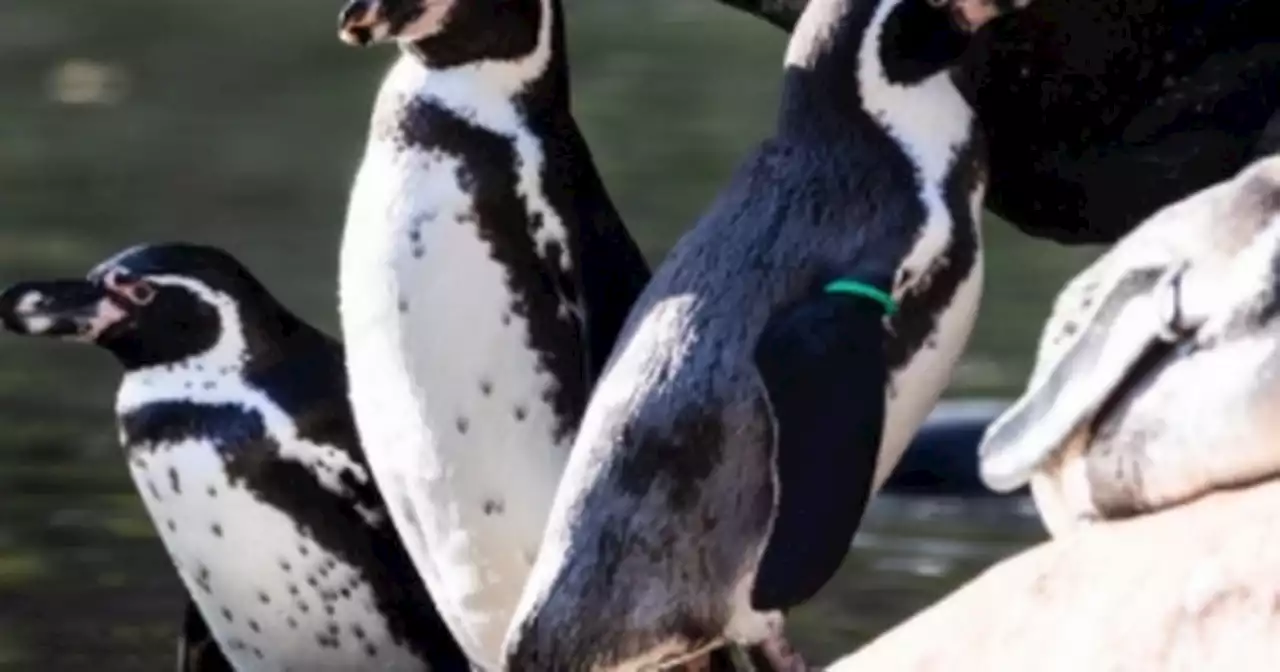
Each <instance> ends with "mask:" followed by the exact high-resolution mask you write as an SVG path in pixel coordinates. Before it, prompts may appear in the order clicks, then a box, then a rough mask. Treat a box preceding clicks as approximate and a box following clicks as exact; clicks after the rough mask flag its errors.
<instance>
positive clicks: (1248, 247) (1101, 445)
mask: <svg viewBox="0 0 1280 672" xmlns="http://www.w3.org/2000/svg"><path fill="white" fill-rule="evenodd" d="M1278 217H1280V157H1277V158H1270V159H1264V160H1262V161H1259V162H1257V163H1254V164H1252V165H1251V166H1249V167H1247V168H1246V169H1244V170H1243V171H1241V172H1240V174H1239V175H1238V176H1236V177H1235V178H1234V179H1231V180H1228V181H1226V182H1223V183H1221V184H1219V185H1216V186H1213V187H1211V188H1208V189H1205V190H1204V191H1202V192H1200V193H1198V194H1194V195H1192V196H1189V197H1187V198H1185V199H1183V200H1182V201H1180V202H1178V203H1175V204H1173V205H1170V206H1168V207H1166V208H1164V209H1163V210H1161V211H1159V212H1158V213H1156V214H1155V215H1153V216H1152V217H1151V218H1150V219H1149V220H1147V221H1146V222H1145V223H1143V224H1142V225H1141V226H1140V227H1139V228H1138V229H1136V230H1134V232H1133V233H1132V234H1130V235H1129V236H1127V237H1126V238H1124V239H1122V240H1121V241H1120V242H1119V243H1118V244H1117V245H1116V246H1115V247H1114V248H1112V249H1111V250H1110V251H1108V252H1107V253H1106V254H1105V255H1103V256H1102V257H1101V258H1099V259H1098V260H1097V261H1096V262H1095V263H1094V264H1093V265H1091V266H1090V267H1089V268H1087V269H1085V270H1084V271H1083V272H1082V273H1080V274H1079V275H1078V276H1076V277H1075V278H1074V279H1073V280H1072V281H1071V282H1070V283H1068V285H1067V286H1066V288H1064V289H1063V290H1062V292H1061V293H1060V294H1059V296H1058V299H1057V302H1056V304H1055V306H1054V311H1053V314H1052V315H1051V316H1050V318H1049V320H1048V322H1047V323H1046V324H1045V327H1044V331H1043V335H1042V336H1041V341H1040V348H1039V352H1038V354H1037V357H1036V364H1035V369H1034V371H1033V372H1032V375H1031V379H1030V381H1029V383H1028V385H1027V391H1026V392H1025V393H1024V394H1023V396H1022V397H1021V398H1020V399H1018V400H1017V402H1016V403H1015V404H1014V405H1013V406H1011V407H1010V408H1009V409H1008V410H1007V411H1006V412H1005V413H1004V414H1003V415H1002V416H1001V417H1000V418H998V419H997V420H996V421H995V422H994V423H993V424H992V425H991V427H990V428H989V429H988V430H987V433H986V436H985V437H984V440H983V443H982V446H981V449H980V453H981V456H980V459H981V473H982V478H983V480H984V481H985V482H986V483H987V485H988V486H990V487H992V488H994V489H996V490H1002V491H1003V490H1011V489H1013V488H1017V487H1020V486H1021V485H1023V484H1025V483H1027V482H1028V481H1029V482H1030V484H1031V490H1032V494H1033V496H1034V497H1035V500H1036V505H1037V507H1038V508H1039V510H1040V515H1041V518H1042V519H1043V520H1044V522H1045V525H1046V527H1048V529H1049V530H1050V531H1051V532H1052V533H1053V534H1062V533H1063V532H1065V531H1068V530H1070V529H1072V528H1073V527H1075V526H1077V525H1080V524H1084V523H1087V522H1089V521H1094V520H1098V519H1113V518H1123V517H1127V516H1132V515H1135V514H1138V513H1143V512H1148V511H1153V510H1158V509H1160V508H1163V507H1167V506H1171V505H1174V504H1178V503H1181V502H1184V501H1187V500H1189V499H1191V498H1193V497H1196V496H1198V495H1202V494H1204V493H1206V492H1209V491H1211V490H1214V489H1221V488H1229V487H1233V486H1239V485H1242V484H1246V483H1251V482H1256V481H1259V480H1262V479H1264V478H1268V477H1273V476H1275V475H1276V474H1277V473H1280V435H1278V434H1277V433H1276V430H1277V428H1280V425H1277V424H1276V422H1275V419H1274V418H1275V417H1276V415H1275V409H1276V408H1277V406H1276V404H1277V403H1280V322H1277V320H1276V317H1277V316H1278V315H1280V297H1277V295H1276V291H1277V289H1280V276H1278V275H1277V273H1278V272H1280V257H1278V256H1277V253H1276V239H1277V237H1278V236H1280V219H1278Z"/></svg>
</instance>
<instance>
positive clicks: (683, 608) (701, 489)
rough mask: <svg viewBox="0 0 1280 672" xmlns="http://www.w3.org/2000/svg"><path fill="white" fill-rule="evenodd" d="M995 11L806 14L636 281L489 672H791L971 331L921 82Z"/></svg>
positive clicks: (971, 135)
mask: <svg viewBox="0 0 1280 672" xmlns="http://www.w3.org/2000/svg"><path fill="white" fill-rule="evenodd" d="M1018 4H1019V5H1021V4H1026V3H1025V2H1019V3H1018ZM1012 5H1013V3H991V2H985V1H983V0H975V1H973V2H969V1H967V0H965V1H959V2H956V3H954V4H948V3H941V6H939V3H937V2H932V1H931V0H815V1H814V2H812V3H811V4H810V5H809V6H808V8H807V9H806V11H805V14H804V15H803V17H802V19H801V21H800V25H799V26H797V28H796V31H795V34H794V35H793V37H792V39H791V43H790V46H789V47H788V51H787V69H786V75H785V80H784V85H783V93H782V96H783V98H782V103H781V109H780V112H779V119H778V124H777V130H776V134H775V136H774V137H773V138H772V139H770V140H768V141H766V142H764V143H763V144H762V145H760V146H759V147H758V148H757V149H756V150H755V151H754V153H753V154H752V155H751V156H750V157H749V158H748V159H747V160H746V162H745V163H744V164H743V165H742V166H741V167H740V168H739V169H738V171H737V173H736V174H735V175H734V177H733V178H732V181H731V182H730V184H729V186H728V188H727V189H726V190H724V191H723V192H722V193H721V194H720V196H719V197H718V198H717V199H716V201H715V202H714V203H713V204H712V206H711V209H710V210H709V211H708V212H707V213H706V214H705V215H704V216H703V218H702V220H701V221H700V222H699V223H698V224H697V226H696V227H695V228H694V229H693V230H692V231H691V232H690V233H688V234H686V235H685V236H684V237H683V239H681V240H680V241H679V243H678V244H677V245H676V246H675V248H674V250H673V251H672V252H671V253H670V255H669V256H668V257H667V259H666V261H664V262H663V264H662V266H661V267H660V268H659V270H658V271H657V272H656V273H655V274H654V279H653V281H652V282H651V283H650V284H649V286H648V288H647V289H646V290H645V292H644V294H643V295H642V296H641V298H640V299H639V301H638V303H637V305H636V307H635V309H634V310H633V312H632V313H631V314H630V317H629V318H628V322H627V325H626V327H625V328H624V331H623V333H622V335H621V336H620V338H619V344H618V346H617V348H616V349H615V351H614V353H613V355H612V357H611V360H610V362H609V365H608V368H607V370H606V372H605V374H604V376H603V378H602V379H601V381H600V384H599V386H598V387H597V389H596V391H595V393H594V395H593V397H592V399H591V403H590V406H589V408H588V410H587V412H586V416H585V418H584V420H583V424H582V428H581V430H580V433H579V435H578V438H577V441H576V443H575V446H574V452H573V455H572V457H571V458H570V462H569V466H568V469H567V471H566V474H565V481H564V483H563V484H562V486H561V490H560V491H559V493H558V495H557V499H556V503H555V508H554V509H553V513H552V517H551V522H550V524H549V527H548V533H547V536H546V539H545V542H544V546H543V549H542V552H541V554H540V555H539V558H538V564H537V566H536V567H535V569H534V572H533V575H532V577H531V579H530V584H529V587H528V589H527V592H526V594H525V596H524V598H523V599H522V601H521V609H520V611H519V612H518V616H517V620H516V621H515V622H514V623H513V627H512V631H511V634H510V635H509V640H508V643H507V654H508V664H509V669H510V670H513V671H517V672H528V671H531V670H557V671H560V670H565V671H567V670H588V669H590V670H609V669H613V670H632V669H638V668H640V667H643V666H648V665H653V664H665V663H667V662H672V661H678V660H681V659H683V658H684V657H686V656H690V655H695V654H696V653H697V652H699V651H701V650H705V649H707V648H713V647H716V646H719V645H721V644H723V643H724V642H725V641H731V642H736V643H740V644H758V643H760V644H763V645H764V646H765V648H766V650H767V652H768V654H769V658H770V662H771V664H772V665H774V666H775V667H777V668H781V669H788V668H789V667H790V666H802V665H803V662H802V661H799V660H798V658H797V657H794V656H790V655H788V654H787V653H786V645H785V641H784V637H783V632H782V625H783V620H784V618H783V615H784V613H785V612H786V611H787V610H789V609H791V608H792V607H795V606H797V605H799V604H801V603H803V602H804V601H806V600H807V599H808V598H810V597H811V596H812V595H813V594H814V593H816V592H817V591H818V590H819V589H820V588H821V587H822V586H823V585H824V584H825V583H826V582H827V581H828V580H829V579H830V578H831V576H832V575H833V574H834V573H835V571H836V569H837V567H838V566H839V564H840V562H841V560H842V559H843V558H844V556H845V554H846V552H847V550H848V548H849V545H850V543H851V540H852V537H853V535H854V532H855V530H856V528H857V526H858V524H859V521H860V518H861V515H862V513H863V510H864V507H865V505H866V503H867V499H868V497H869V496H870V494H871V493H872V492H873V491H874V490H875V489H876V488H877V487H878V486H879V485H880V484H881V483H882V482H883V481H884V480H885V478H886V477H887V476H888V474H889V472H890V471H891V470H892V469H893V467H894V465H895V463H896V462H897V461H898V459H899V457H900V456H901V454H902V452H903V450H904V449H905V447H906V445H907V443H908V441H909V440H910V439H911V436H912V434H913V433H914V432H915V430H916V428H917V427H918V426H919V425H920V423H921V422H923V420H924V419H925V417H926V415H927V414H928V413H929V411H930V409H931V408H932V407H933V406H934V404H935V403H936V401H937V399H938V397H939V395H940V394H941V392H942V390H943V388H944V387H945V386H946V384H947V382H948V381H949V379H950V377H951V372H952V370H953V368H954V366H955V364H956V361H957V359H958V358H959V356H960V353H961V351H962V350H963V349H964V346H965V344H966V342H967V340H968V337H969V333H970V331H971V329H972V326H973V323H974V319H975V316H976V313H977V309H978V302H979V297H980V295H981V285H982V255H981V246H980V242H979V233H978V222H979V217H980V216H981V211H982V185H983V179H984V176H983V170H982V165H983V164H982V153H981V147H980V144H979V139H978V137H977V135H976V129H977V127H976V124H975V119H974V116H973V114H972V112H971V110H970V109H969V106H968V105H967V104H966V103H965V101H964V100H963V98H962V97H961V96H960V93H959V92H958V91H957V90H956V88H955V86H954V85H953V83H952V81H951V79H950V76H949V73H948V71H947V69H948V66H949V65H950V64H951V63H952V62H953V61H954V60H955V59H956V58H958V57H959V56H960V55H961V53H962V52H963V50H964V48H965V46H966V45H967V44H968V42H969V40H970V36H971V32H972V31H973V30H975V29H976V28H977V27H978V26H980V25H982V24H984V23H986V22H987V21H988V20H990V19H991V18H993V17H994V16H995V15H996V14H998V13H999V12H1000V11H1002V10H1004V9H1009V8H1011V7H1012ZM895 309H896V312H895Z"/></svg>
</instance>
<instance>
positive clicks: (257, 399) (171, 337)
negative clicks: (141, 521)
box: [0, 244, 470, 671]
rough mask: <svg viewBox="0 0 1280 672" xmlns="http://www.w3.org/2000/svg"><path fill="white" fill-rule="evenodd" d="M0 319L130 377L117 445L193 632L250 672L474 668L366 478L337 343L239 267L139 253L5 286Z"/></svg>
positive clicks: (228, 260)
mask: <svg viewBox="0 0 1280 672" xmlns="http://www.w3.org/2000/svg"><path fill="white" fill-rule="evenodd" d="M0 320H3V323H4V325H5V326H6V327H7V328H8V329H9V330H11V331H14V332H17V333H21V334H28V335H32V336H48V337H59V338H63V339H69V340H74V341H79V342H85V343H92V344H94V345H97V346H99V347H101V348H103V349H105V350H107V351H109V352H110V353H112V354H113V355H114V356H115V357H116V359H117V360H118V361H119V362H120V364H121V365H122V366H123V368H124V378H123V380H122V382H121V386H120V389H119V392H118V395H117V399H116V415H117V419H118V428H119V434H120V441H121V443H122V444H123V446H124V449H125V453H126V456H127V459H128V466H129V472H130V474H131V475H132V477H133V480H134V484H135V485H136V486H137V489H138V492H139V494H140V495H141V496H142V499H143V503H144V504H145V506H146V510H147V512H148V514H149V515H150V517H151V520H152V522H153V523H154V524H155V527H156V529H157V531H158V532H159V536H160V538H161V540H162V541H163V542H164V546H165V548H166V550H167V551H168V552H169V555H170V557H171V558H172V560H173V562H174V565H175V566H176V568H177V569H178V573H179V575H180V576H181V578H182V582H183V584H184V585H185V586H186V588H187V591H188V592H189V594H190V597H191V599H192V600H193V601H194V603H195V605H196V606H197V607H198V609H199V616H198V617H195V618H193V615H192V614H191V613H188V615H187V619H186V620H187V625H186V628H184V629H185V632H186V635H187V637H189V638H194V639H198V638H200V637H201V636H202V634H201V632H200V629H201V627H207V629H208V632H209V633H210V634H211V635H212V638H213V639H214V640H216V641H217V644H218V645H219V648H220V649H221V653H222V656H223V657H225V660H226V661H229V662H230V664H231V666H232V667H233V668H234V669H237V670H242V671H244V670H264V671H265V670H273V671H279V670H338V669H342V670H351V669H369V670H373V669H377V670H405V671H408V670H429V669H430V670H467V669H469V668H470V665H469V663H468V662H467V661H466V659H465V657H464V656H463V655H462V652H461V650H460V648H459V647H458V645H457V643H456V642H455V641H454V640H453V638H452V637H451V635H450V634H449V632H448V630H447V628H445V626H444V624H443V622H442V621H441V620H440V617H439V616H438V615H437V614H436V613H435V610H434V607H433V606H432V601H431V599H430V597H429V596H428V594H427V592H426V589H425V587H424V586H423V584H422V582H421V581H420V580H419V579H418V577H417V576H416V575H415V573H414V571H413V566H412V563H411V562H410V560H409V557H408V554H407V553H406V552H405V550H404V548H403V546H402V545H401V544H400V541H399V539H398V537H397V535H396V532H395V530H394V528H393V527H392V525H391V522H390V520H389V518H388V516H387V511H386V507H385V505H384V504H383V502H382V500H381V498H380V497H379V495H378V492H377V490H376V488H375V486H374V483H373V481H372V478H371V476H370V474H369V468H368V466H367V465H366V464H365V461H364V456H363V453H362V450H361V448H360V445H359V443H358V442H357V440H356V433H355V425H354V422H353V420H352V417H351V411H350V407H349V406H348V403H347V399H346V377H345V372H344V370H343V357H342V348H341V346H340V345H339V344H338V343H337V342H335V341H334V340H332V339H330V338H329V337H327V336H325V335H324V334H323V333H321V332H320V331H318V330H316V329H314V328H312V327H311V326H309V325H307V324H306V323H304V322H303V321H301V320H300V319H298V318H297V317H295V316H294V315H293V314H291V313H290V312H289V311H288V310H287V309H285V308H284V307H283V306H281V305H280V304H279V303H278V302H277V301H276V300H275V299H274V298H273V297H272V296H271V295H270V294H269V293H268V292H267V291H266V289H265V288H263V286H262V285H261V284H260V283H259V282H258V281H257V280H255V279H254V278H253V276H252V275H250V273H249V272H248V271H247V270H245V268H244V267H243V266H241V265H240V264H239V263H238V262H237V261H236V260H235V259H233V258H232V257H231V256H230V255H228V254H226V253H225V252H223V251H221V250H218V249H215V248H209V247H203V246H196V245H189V244H164V245H144V246H138V247H134V248H130V249H128V250H125V251H123V252H121V253H120V254H118V255H116V256H114V257H112V258H111V259H108V260H107V261H105V262H103V263H102V264H101V265H99V266H98V267H97V268H95V269H94V270H93V271H92V272H91V273H90V274H89V275H88V277H87V279H83V280H80V279H68V280H53V281H37V282H26V283H21V284H18V285H16V286H14V287H11V288H9V289H8V290H6V291H5V293H4V294H3V295H0ZM201 617H202V618H201ZM202 622H203V623H202ZM207 653H208V652H207V651H203V650H201V649H199V648H198V647H195V646H193V647H192V648H191V649H187V648H186V647H185V646H184V649H183V651H182V652H180V662H181V661H192V662H193V659H195V658H201V657H203V656H204V655H206V654H207ZM184 664H189V663H184Z"/></svg>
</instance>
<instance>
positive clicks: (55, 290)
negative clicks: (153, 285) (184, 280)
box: [0, 280, 129, 342]
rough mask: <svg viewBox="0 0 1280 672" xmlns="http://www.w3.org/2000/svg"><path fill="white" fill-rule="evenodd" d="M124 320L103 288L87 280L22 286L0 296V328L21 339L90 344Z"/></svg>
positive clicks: (119, 307) (124, 314)
mask: <svg viewBox="0 0 1280 672" xmlns="http://www.w3.org/2000/svg"><path fill="white" fill-rule="evenodd" d="M128 317H129V313H128V311H127V310H126V308H125V307H124V306H122V305H120V303H119V302H118V301H117V300H115V299H114V298H113V294H112V293H111V292H110V291H109V290H108V289H107V288H106V287H105V286H103V285H101V284H98V283H94V282H91V281H88V280H48V281H41V282H23V283H19V284H17V285H14V286H12V287H10V288H9V289H6V290H5V291H4V292H3V293H0V326H3V327H4V328H5V329H6V330H8V331H11V332H13V333H15V334H21V335H24V336H46V337H52V338H62V339H66V340H72V341H84V342H93V341H96V340H97V339H98V337H99V336H101V335H102V334H103V333H105V332H106V331H107V330H108V329H111V328H112V327H114V326H116V325H117V324H120V323H121V322H123V321H124V320H125V319H126V318H128Z"/></svg>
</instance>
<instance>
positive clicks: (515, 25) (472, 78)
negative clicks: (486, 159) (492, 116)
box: [401, 0, 569, 116]
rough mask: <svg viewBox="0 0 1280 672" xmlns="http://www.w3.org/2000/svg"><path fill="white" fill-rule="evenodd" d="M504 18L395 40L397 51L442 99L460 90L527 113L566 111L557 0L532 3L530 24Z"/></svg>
mask: <svg viewBox="0 0 1280 672" xmlns="http://www.w3.org/2000/svg"><path fill="white" fill-rule="evenodd" d="M504 18H505V20H506V22H507V25H502V26H489V27H488V28H489V29H488V30H482V31H465V30H446V31H444V32H442V33H441V34H439V35H435V36H432V37H429V38H426V39H423V40H419V41H417V42H411V43H404V44H401V51H402V53H403V54H404V58H405V59H406V60H408V61H409V62H410V63H412V64H414V66H415V67H416V68H417V69H418V70H420V71H421V75H423V76H424V77H425V82H424V84H425V87H424V88H425V91H426V92H427V93H428V94H429V95H434V96H436V97H439V98H440V99H441V100H442V102H445V103H446V104H447V103H448V102H449V98H450V97H451V96H456V95H458V94H459V93H462V94H463V95H466V96H476V95H480V96H489V97H494V98H500V99H506V100H510V101H512V102H513V103H515V104H516V105H517V107H518V108H520V111H521V113H522V114H525V115H529V116H542V115H548V114H549V115H555V114H560V113H566V114H567V113H568V109H569V75H568V60H567V54H566V49H565V37H564V27H563V23H564V22H563V10H562V8H561V0H542V1H541V2H540V3H538V16H537V17H536V28H533V29H532V30H531V29H530V28H531V26H530V20H531V19H532V18H534V17H528V16H520V15H518V14H517V15H508V16H506V17H504ZM491 21H492V19H491ZM521 35H524V36H527V37H525V38H522V37H520V36H521Z"/></svg>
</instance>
